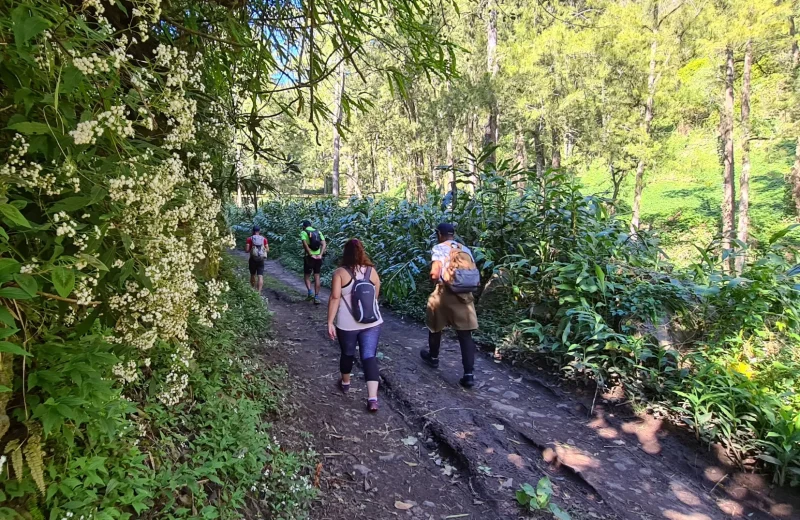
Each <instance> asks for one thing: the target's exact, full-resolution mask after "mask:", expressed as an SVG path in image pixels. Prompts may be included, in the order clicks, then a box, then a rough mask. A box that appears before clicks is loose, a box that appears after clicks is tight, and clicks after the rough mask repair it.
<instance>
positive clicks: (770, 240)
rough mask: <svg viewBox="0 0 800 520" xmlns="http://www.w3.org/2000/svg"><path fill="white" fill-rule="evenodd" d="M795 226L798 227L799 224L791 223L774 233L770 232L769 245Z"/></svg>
mask: <svg viewBox="0 0 800 520" xmlns="http://www.w3.org/2000/svg"><path fill="white" fill-rule="evenodd" d="M797 227H800V224H792V225H791V226H786V227H785V228H783V229H781V230H780V231H776V232H775V233H773V234H772V236H771V237H769V245H772V244H774V243H775V242H777V241H778V240H780V239H781V238H783V237H785V236H786V235H787V234H788V233H789V231H791V230H793V229H795V228H797Z"/></svg>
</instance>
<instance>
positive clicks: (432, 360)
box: [419, 350, 439, 368]
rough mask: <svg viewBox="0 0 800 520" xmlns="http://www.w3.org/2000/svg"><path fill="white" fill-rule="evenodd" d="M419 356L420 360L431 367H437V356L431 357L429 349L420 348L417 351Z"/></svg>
mask: <svg viewBox="0 0 800 520" xmlns="http://www.w3.org/2000/svg"><path fill="white" fill-rule="evenodd" d="M419 357H421V358H422V361H424V362H425V364H426V365H428V366H429V367H432V368H439V358H438V357H432V356H431V353H430V351H429V350H421V351H420V353H419Z"/></svg>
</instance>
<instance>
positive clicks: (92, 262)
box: [78, 253, 108, 271]
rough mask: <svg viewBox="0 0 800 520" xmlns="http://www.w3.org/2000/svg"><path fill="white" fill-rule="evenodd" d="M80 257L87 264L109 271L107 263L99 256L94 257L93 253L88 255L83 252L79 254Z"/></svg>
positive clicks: (99, 269)
mask: <svg viewBox="0 0 800 520" xmlns="http://www.w3.org/2000/svg"><path fill="white" fill-rule="evenodd" d="M78 258H80V259H81V260H83V261H84V262H86V263H87V264H89V265H91V266H92V267H94V268H95V269H97V270H98V271H108V267H107V266H106V264H104V263H103V262H101V261H100V259H99V258H97V257H94V256H92V255H87V254H86V253H81V254H79V255H78Z"/></svg>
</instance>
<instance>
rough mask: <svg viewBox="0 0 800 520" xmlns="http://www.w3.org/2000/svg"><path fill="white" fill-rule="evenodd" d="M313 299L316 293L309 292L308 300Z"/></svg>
mask: <svg viewBox="0 0 800 520" xmlns="http://www.w3.org/2000/svg"><path fill="white" fill-rule="evenodd" d="M313 300H314V293H308V296H306V301H307V302H310V301H313Z"/></svg>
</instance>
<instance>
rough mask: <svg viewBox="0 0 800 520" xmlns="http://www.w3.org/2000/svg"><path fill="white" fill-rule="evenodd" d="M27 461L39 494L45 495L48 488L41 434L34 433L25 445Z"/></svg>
mask: <svg viewBox="0 0 800 520" xmlns="http://www.w3.org/2000/svg"><path fill="white" fill-rule="evenodd" d="M24 450H25V460H26V461H28V468H30V470H31V476H32V477H33V481H34V482H36V487H38V488H39V492H40V493H42V494H43V495H44V493H45V491H46V486H45V484H44V460H43V459H44V457H43V455H44V453H43V452H42V436H41V434H40V433H39V432H34V433H32V434H31V436H30V437H29V438H28V442H27V443H25V448H24Z"/></svg>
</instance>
